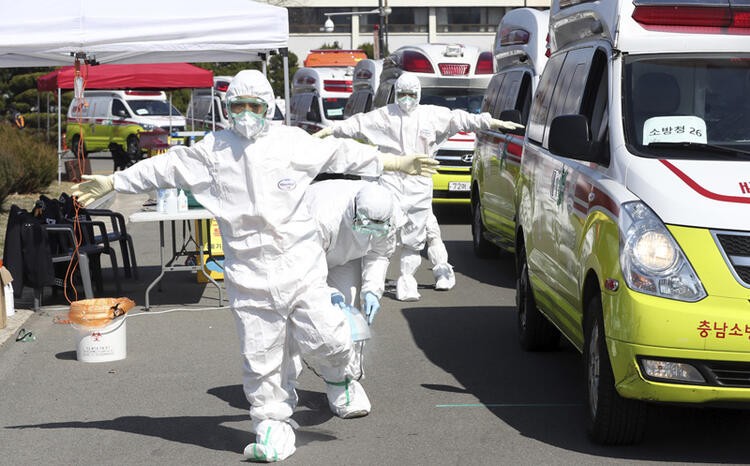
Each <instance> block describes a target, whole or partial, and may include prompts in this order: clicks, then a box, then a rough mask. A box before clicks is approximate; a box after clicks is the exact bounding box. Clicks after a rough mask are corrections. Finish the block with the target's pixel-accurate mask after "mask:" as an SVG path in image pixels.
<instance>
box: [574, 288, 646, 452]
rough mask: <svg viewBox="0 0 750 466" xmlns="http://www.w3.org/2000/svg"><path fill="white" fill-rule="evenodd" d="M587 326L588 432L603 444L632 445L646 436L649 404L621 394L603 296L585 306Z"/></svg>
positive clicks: (593, 438) (594, 439) (585, 328)
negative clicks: (606, 330) (607, 335)
mask: <svg viewBox="0 0 750 466" xmlns="http://www.w3.org/2000/svg"><path fill="white" fill-rule="evenodd" d="M585 320H586V324H585V326H584V336H585V342H584V353H583V360H584V367H585V370H586V395H587V396H586V398H587V403H586V407H587V411H588V434H589V437H591V440H593V441H594V442H596V443H599V444H603V445H629V444H634V443H638V442H640V441H641V440H643V435H644V433H645V430H646V422H647V417H648V405H647V404H646V403H644V402H643V401H640V400H631V399H627V398H623V397H621V396H620V395H619V394H618V393H617V389H616V388H615V377H614V374H613V373H612V365H611V363H610V360H609V352H608V351H607V342H606V338H605V336H604V323H603V318H602V298H601V296H600V295H599V294H597V295H596V296H594V297H593V298H592V299H591V300H590V301H589V303H588V307H587V309H586V317H585Z"/></svg>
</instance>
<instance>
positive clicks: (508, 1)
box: [266, 0, 550, 62]
mask: <svg viewBox="0 0 750 466" xmlns="http://www.w3.org/2000/svg"><path fill="white" fill-rule="evenodd" d="M266 3H273V4H276V5H279V6H284V7H286V8H287V9H288V10H289V17H290V28H289V30H290V32H289V50H290V51H291V52H293V53H294V54H296V55H297V57H298V58H299V60H300V62H301V61H302V60H304V58H305V57H306V56H307V53H308V51H309V50H311V49H316V48H320V47H321V46H323V45H324V44H333V43H338V45H339V46H340V47H341V48H357V47H358V46H359V45H360V44H364V43H375V42H376V39H375V36H374V29H376V27H375V26H376V25H377V24H378V23H379V20H380V16H379V15H378V14H365V15H349V14H343V15H333V16H330V18H331V19H332V20H333V22H334V24H335V26H334V30H333V32H325V30H324V28H323V24H324V23H325V20H326V16H325V13H350V12H354V11H361V12H368V11H372V10H375V9H378V8H379V7H380V6H382V7H384V8H385V7H389V8H391V12H392V13H391V15H390V16H389V17H388V18H386V23H387V24H388V25H389V27H388V28H387V29H388V32H387V35H386V37H387V41H388V49H389V50H391V51H393V50H396V49H397V48H399V47H401V46H403V45H409V44H417V43H425V42H430V43H461V44H465V45H475V46H477V47H480V48H481V49H484V50H491V49H492V45H493V41H494V39H495V33H496V31H497V24H498V23H499V21H500V19H501V18H502V16H503V14H505V12H506V11H508V10H510V9H513V8H521V7H524V6H528V7H536V8H549V5H550V0H468V1H464V2H460V3H461V4H460V6H459V5H458V2H456V1H455V0H343V1H342V0H339V1H336V0H289V1H286V0H267V1H266Z"/></svg>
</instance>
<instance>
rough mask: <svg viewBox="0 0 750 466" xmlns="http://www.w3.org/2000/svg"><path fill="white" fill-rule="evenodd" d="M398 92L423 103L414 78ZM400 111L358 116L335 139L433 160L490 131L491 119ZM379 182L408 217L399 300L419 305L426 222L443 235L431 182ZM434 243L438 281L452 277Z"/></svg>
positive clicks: (434, 109) (407, 77)
mask: <svg viewBox="0 0 750 466" xmlns="http://www.w3.org/2000/svg"><path fill="white" fill-rule="evenodd" d="M395 88H396V93H397V94H398V92H399V91H400V90H409V91H413V92H416V102H419V98H420V93H421V87H420V84H419V79H418V78H417V77H416V76H415V75H413V74H411V73H404V74H402V75H401V76H400V77H399V78H398V80H397V81H396V84H395ZM401 107H402V106H400V105H399V104H398V103H392V104H388V105H386V106H385V107H381V108H378V109H376V110H372V111H370V112H367V113H360V114H357V115H354V116H352V117H350V118H348V119H346V120H343V121H340V122H337V123H336V124H335V125H334V126H333V129H332V133H331V134H332V135H333V136H336V137H340V138H341V137H346V138H356V139H365V140H367V141H369V142H370V143H372V144H374V145H376V146H377V147H378V149H380V151H382V152H386V153H390V154H395V155H406V154H411V153H421V154H427V155H429V156H431V157H434V155H435V153H436V151H437V148H438V146H440V144H442V143H443V142H445V141H446V140H447V139H448V138H449V137H450V136H452V135H454V134H456V133H458V132H459V131H477V130H479V129H488V128H490V127H491V123H492V116H491V115H490V114H489V113H482V114H479V115H473V114H470V113H468V112H465V111H463V110H450V109H448V108H446V107H440V106H437V105H413V106H412V107H411V108H407V110H406V111H405V110H404V109H402V108H401ZM379 182H380V184H381V185H383V186H386V187H387V188H389V189H390V190H391V191H392V192H393V193H394V194H395V195H396V197H397V199H398V202H399V204H400V207H401V208H402V210H403V211H404V212H405V213H406V216H407V222H406V224H405V225H404V226H403V228H401V230H400V243H401V244H400V247H399V249H400V267H399V268H400V276H399V278H398V281H397V283H396V297H397V299H399V300H415V299H419V298H420V295H419V292H418V291H417V281H416V279H415V278H414V273H415V272H416V270H417V268H418V267H419V265H420V264H421V257H420V251H421V250H422V249H424V246H425V240H426V235H427V225H428V221H431V222H432V230H433V233H434V230H435V228H437V234H438V235H439V231H440V230H439V226H437V219H436V218H435V216H434V214H433V213H432V178H428V177H408V176H401V174H399V173H390V172H388V173H383V174H382V175H381V176H380V178H379ZM430 217H432V220H430ZM431 239H432V238H431ZM434 241H439V243H436V244H435V246H434V247H435V249H434V250H433V251H430V250H428V256H429V258H430V260H438V261H439V262H437V263H436V262H433V273H434V274H435V276H436V279H439V278H440V276H441V274H447V275H450V276H452V274H453V271H452V267H451V266H450V265H449V264H448V253H447V251H446V250H445V245H443V243H442V240H441V239H440V238H439V236H437V237H436V238H435V240H434ZM434 241H433V242H434Z"/></svg>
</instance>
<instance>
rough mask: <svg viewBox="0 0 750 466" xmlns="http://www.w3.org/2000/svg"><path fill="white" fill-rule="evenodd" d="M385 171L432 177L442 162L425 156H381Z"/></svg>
mask: <svg viewBox="0 0 750 466" xmlns="http://www.w3.org/2000/svg"><path fill="white" fill-rule="evenodd" d="M380 161H381V162H382V163H383V170H385V171H391V172H403V173H406V174H407V175H422V176H432V175H434V174H435V173H437V168H436V167H437V166H438V165H440V162H438V161H437V160H435V159H433V158H432V157H429V156H427V155H424V154H412V155H393V154H380Z"/></svg>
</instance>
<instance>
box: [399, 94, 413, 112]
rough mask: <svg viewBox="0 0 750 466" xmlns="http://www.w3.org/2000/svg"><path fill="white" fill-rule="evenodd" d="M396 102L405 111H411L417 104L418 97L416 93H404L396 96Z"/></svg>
mask: <svg viewBox="0 0 750 466" xmlns="http://www.w3.org/2000/svg"><path fill="white" fill-rule="evenodd" d="M396 103H397V104H398V106H399V108H400V109H401V110H402V111H403V112H404V113H411V111H412V110H414V109H415V108H416V106H417V98H416V96H415V95H414V94H402V95H399V96H398V97H397V98H396Z"/></svg>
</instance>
